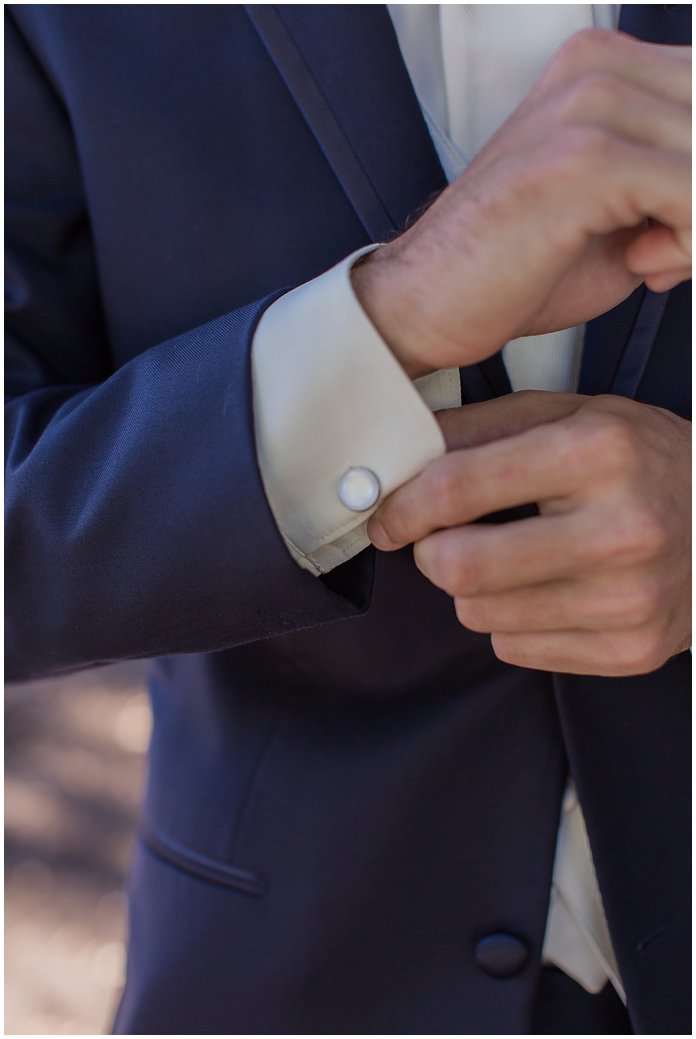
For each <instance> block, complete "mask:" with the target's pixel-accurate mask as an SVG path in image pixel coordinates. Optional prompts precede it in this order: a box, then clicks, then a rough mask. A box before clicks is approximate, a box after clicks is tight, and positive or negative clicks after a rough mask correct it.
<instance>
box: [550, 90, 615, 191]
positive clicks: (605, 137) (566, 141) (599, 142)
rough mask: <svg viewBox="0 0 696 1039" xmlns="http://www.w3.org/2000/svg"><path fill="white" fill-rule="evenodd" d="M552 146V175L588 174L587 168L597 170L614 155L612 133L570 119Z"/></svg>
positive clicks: (596, 126) (600, 127) (599, 127)
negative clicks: (575, 122)
mask: <svg viewBox="0 0 696 1039" xmlns="http://www.w3.org/2000/svg"><path fill="white" fill-rule="evenodd" d="M575 104H577V102H576V103H575ZM574 107H575V106H574ZM575 114H577V113H576V112H575V111H573V115H575ZM552 147H553V149H554V158H555V161H554V163H553V170H552V172H553V173H554V175H562V174H563V173H564V172H565V173H567V174H568V175H571V174H572V175H576V176H577V175H578V174H579V173H587V172H588V168H589V169H591V170H594V171H598V169H599V167H600V166H601V167H603V166H604V165H606V163H607V161H608V160H610V159H611V157H612V155H613V136H612V134H611V133H610V132H609V130H607V129H605V128H604V127H602V126H598V125H591V124H578V125H574V124H573V123H572V122H571V123H570V125H567V126H566V127H565V128H564V129H563V130H562V131H561V132H560V133H559V134H558V137H557V141H556V144H555V145H554V146H552Z"/></svg>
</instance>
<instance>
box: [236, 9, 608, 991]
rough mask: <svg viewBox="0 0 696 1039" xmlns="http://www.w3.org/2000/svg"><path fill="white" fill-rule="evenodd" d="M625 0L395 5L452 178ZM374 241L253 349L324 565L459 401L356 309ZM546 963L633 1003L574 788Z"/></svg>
mask: <svg viewBox="0 0 696 1039" xmlns="http://www.w3.org/2000/svg"><path fill="white" fill-rule="evenodd" d="M618 6H619V5H615V4H601V5H598V4H595V5H589V4H586V5H582V4H577V5H575V4H531V5H521V4H517V5H501V4H478V5H466V4H408V5H407V4H392V5H388V8H389V12H390V15H391V18H392V21H393V24H394V27H395V31H396V34H397V38H398V41H399V46H400V48H401V53H402V56H403V58H404V62H405V64H406V67H407V70H408V72H409V75H410V77H411V81H412V83H413V86H414V89H415V91H416V95H417V97H418V100H419V102H420V105H421V108H422V111H423V115H424V118H425V121H426V123H427V125H428V128H429V130H430V134H431V137H432V139H433V143H434V145H435V148H436V150H437V153H438V156H439V158H440V161H441V164H442V166H443V169H444V171H445V174H446V176H447V178H448V180H450V181H451V180H453V179H454V178H455V177H456V176H458V175H459V174H460V173H461V172H462V171H463V170H464V169H465V168H466V165H467V164H468V162H469V161H470V160H471V159H472V158H473V156H474V155H476V153H477V152H478V151H479V150H480V148H481V147H482V146H483V145H484V144H485V143H486V141H487V140H488V139H489V138H490V136H491V135H492V134H493V133H494V132H495V130H496V129H497V128H498V127H499V126H500V125H501V124H502V123H503V122H504V121H505V119H507V117H508V116H509V115H510V114H511V113H512V111H513V110H514V108H515V107H516V106H517V105H518V104H519V102H520V101H521V100H522V98H523V97H524V96H525V95H526V94H527V92H528V91H529V89H530V87H531V86H532V84H533V82H534V81H535V79H536V78H537V77H538V75H539V73H540V72H541V70H542V69H543V67H544V66H545V65H546V63H547V62H548V61H549V59H550V58H551V56H552V55H553V53H554V52H555V51H556V50H557V48H558V47H559V46H560V45H561V44H562V43H563V42H564V40H565V39H567V38H568V37H569V36H571V35H572V34H573V33H575V32H578V31H579V30H581V29H584V28H588V27H590V26H592V25H593V24H595V25H600V26H602V27H604V28H612V27H614V26H615V25H616V19H617V12H618ZM371 248H374V246H368V247H367V248H366V249H360V250H357V252H355V253H353V254H352V255H351V256H349V257H347V258H346V259H345V260H343V261H342V262H341V263H339V264H338V265H337V266H336V267H334V268H332V269H331V270H330V271H327V272H326V273H325V274H322V275H321V276H320V277H318V278H316V279H314V281H312V282H309V283H308V284H306V285H302V286H300V287H299V288H298V289H295V290H294V291H292V292H290V293H288V294H286V295H285V296H283V297H281V298H280V299H279V300H278V301H276V302H275V303H274V304H273V305H272V306H271V307H269V309H268V310H267V311H266V312H265V314H264V315H263V317H262V319H261V321H260V322H259V325H258V328H257V331H256V334H255V336H254V342H253V347H252V374H253V383H254V412H255V421H256V439H257V453H258V458H259V465H260V470H261V475H262V479H263V482H264V487H265V490H266V494H267V496H268V500H269V504H270V506H271V509H272V511H273V514H274V517H275V519H276V522H277V524H278V528H279V530H280V532H281V534H282V536H283V538H284V541H285V544H286V545H287V548H288V551H289V552H290V554H291V555H292V556H293V558H294V559H295V560H296V561H297V563H298V564H299V565H300V566H302V567H304V568H305V569H308V570H310V571H311V572H312V573H314V574H315V575H320V574H322V573H326V572H328V571H330V570H331V569H333V568H334V567H335V566H338V565H339V564H341V563H342V562H344V561H346V560H347V559H350V558H351V557H352V556H354V555H355V554H356V553H357V552H360V551H361V550H362V549H364V548H365V547H366V546H367V545H368V544H369V541H368V539H367V535H366V533H365V522H366V518H367V517H368V516H369V515H370V514H371V513H372V512H373V511H374V508H376V507H377V505H378V504H379V502H380V501H381V500H382V498H383V497H385V496H386V495H387V494H389V493H391V491H393V490H395V489H396V488H397V487H398V486H400V484H402V483H404V482H405V481H406V480H408V479H410V478H411V477H412V476H415V475H416V473H418V472H419V471H420V470H421V469H423V468H424V467H425V466H426V465H427V464H428V463H429V462H430V461H432V460H434V459H435V458H437V457H439V456H440V455H442V454H443V453H444V450H445V445H444V441H443V438H442V435H441V433H440V430H439V427H438V425H437V423H436V422H435V420H434V419H433V417H432V412H433V411H437V410H440V409H442V408H448V407H457V406H459V405H460V404H461V393H460V383H459V374H458V370H457V369H448V370H445V371H441V372H435V373H434V374H433V375H430V376H427V377H425V378H423V379H418V380H416V381H415V382H414V383H412V382H411V381H410V380H409V379H408V378H407V377H406V375H405V373H404V372H403V370H402V369H401V367H400V366H399V364H398V363H397V362H396V361H395V359H394V357H393V355H392V354H391V352H390V351H389V349H388V348H387V347H386V345H385V344H384V343H383V341H382V340H381V338H380V336H379V335H378V333H377V332H376V330H375V328H374V327H373V326H372V324H371V323H370V321H369V319H368V318H367V316H366V314H365V313H364V311H363V310H362V308H361V307H360V305H359V303H358V301H357V299H356V297H355V295H354V293H353V291H352V288H351V283H350V268H351V267H352V266H353V264H354V263H355V262H356V260H357V259H359V257H360V256H362V255H364V253H365V252H366V251H368V250H369V249H371ZM582 336H583V329H582V327H580V328H575V329H568V330H565V331H562V332H556V333H552V334H550V335H544V336H534V337H525V338H523V339H518V340H515V341H513V342H511V343H508V344H507V345H506V346H505V348H504V350H503V360H504V363H505V366H506V368H507V372H508V376H509V378H510V382H511V385H512V388H513V390H520V389H545V390H554V391H570V392H572V391H574V390H575V388H576V385H577V376H578V371H579V365H580V357H581V349H582ZM543 957H544V960H545V962H551V963H555V964H557V965H558V966H560V967H561V968H562V969H563V970H564V971H565V972H566V973H568V974H569V975H570V976H571V977H573V978H575V979H576V980H577V981H578V982H579V983H580V984H582V985H583V986H584V987H585V988H586V989H587V990H588V991H590V992H598V991H600V990H601V988H602V987H603V986H604V984H605V983H606V981H607V979H609V980H611V982H612V984H613V985H614V987H615V988H616V990H617V992H618V993H619V995H620V996H621V997H622V998H624V996H623V990H622V988H621V983H620V979H619V976H618V972H617V968H616V963H615V959H614V955H613V950H612V947H611V940H610V938H609V932H608V928H607V924H606V919H605V916H604V912H603V908H602V903H601V897H600V894H599V889H598V886H597V881H596V877H595V873H594V867H593V864H592V856H591V852H590V847H589V842H588V839H587V834H586V830H585V825H584V820H583V817H582V812H581V810H580V806H579V803H578V801H577V797H576V796H575V793H574V790H573V787H572V785H569V788H568V790H567V792H566V796H565V799H564V803H563V813H562V818H561V825H560V829H559V838H558V846H557V852H556V860H555V865H554V878H553V884H552V890H551V898H550V906H549V917H548V923H547V931H546V937H545V941H544V950H543Z"/></svg>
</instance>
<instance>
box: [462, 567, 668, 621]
mask: <svg viewBox="0 0 696 1039" xmlns="http://www.w3.org/2000/svg"><path fill="white" fill-rule="evenodd" d="M662 591H663V590H662V589H661V587H660V585H659V582H658V580H657V579H656V577H655V575H651V576H649V577H646V576H645V575H641V574H639V573H637V572H635V571H634V570H633V569H632V568H631V569H626V570H623V571H615V572H614V574H613V577H612V580H611V581H607V579H606V575H605V574H603V573H599V574H595V575H592V576H589V577H588V576H584V577H582V578H580V579H578V578H571V579H567V580H566V579H562V580H558V581H548V582H546V583H545V584H537V585H531V586H529V587H527V588H518V589H514V590H512V591H505V592H498V593H497V594H490V595H478V596H467V597H464V596H456V597H455V600H454V602H455V608H456V612H457V617H458V619H459V621H460V623H461V624H463V625H464V627H465V628H468V629H469V630H470V631H477V632H480V633H482V634H484V633H489V634H490V633H492V632H498V633H501V634H515V633H516V634H520V633H523V632H531V631H534V632H547V631H565V630H579V631H598V630H602V631H618V630H620V631H624V630H629V629H631V628H637V627H643V626H645V625H647V624H650V623H652V622H654V621H656V620H658V619H659V615H660V614H659V609H660V604H661V603H662V601H663V594H662Z"/></svg>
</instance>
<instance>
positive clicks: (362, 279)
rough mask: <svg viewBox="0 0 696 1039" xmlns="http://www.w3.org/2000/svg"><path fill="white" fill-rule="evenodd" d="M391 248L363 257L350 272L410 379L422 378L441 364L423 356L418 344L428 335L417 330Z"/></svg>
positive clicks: (370, 314) (357, 291) (364, 303)
mask: <svg viewBox="0 0 696 1039" xmlns="http://www.w3.org/2000/svg"><path fill="white" fill-rule="evenodd" d="M389 248H390V247H389V246H383V247H382V248H380V249H377V250H376V251H375V252H372V253H368V254H367V255H365V256H363V257H361V258H360V259H359V260H358V262H357V263H356V264H355V265H354V266H353V268H352V270H351V272H350V278H351V283H352V286H353V291H354V292H355V296H356V298H357V300H358V302H359V303H360V306H361V307H362V309H363V310H364V311H365V313H366V314H367V316H368V318H369V319H370V321H371V322H372V324H373V325H374V326H375V328H376V330H377V331H378V332H379V334H380V336H381V338H382V339H383V340H384V342H385V343H386V345H387V346H388V347H389V349H390V350H391V352H392V354H393V355H394V357H395V359H396V360H397V361H398V362H399V364H400V365H401V367H402V368H403V369H404V371H405V372H406V374H407V375H408V377H409V378H410V379H418V378H420V377H421V376H423V375H429V374H430V373H431V372H433V371H435V370H436V368H437V365H435V364H432V363H429V362H427V361H426V360H425V359H424V358H423V357H422V356H421V355H420V351H419V350H418V346H417V344H418V343H419V342H420V343H422V342H423V341H424V337H423V336H422V335H420V336H419V335H418V333H417V331H416V328H417V322H416V321H414V320H413V314H412V306H411V305H410V303H409V293H408V291H407V290H406V287H405V285H404V279H403V277H400V276H399V272H398V270H397V269H396V264H395V263H394V262H393V259H392V257H391V254H390V253H389Z"/></svg>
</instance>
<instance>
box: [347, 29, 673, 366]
mask: <svg viewBox="0 0 696 1039" xmlns="http://www.w3.org/2000/svg"><path fill="white" fill-rule="evenodd" d="M690 242H691V48H690V47H667V46H661V45H656V44H650V43H643V42H641V41H638V40H635V39H633V38H632V37H630V36H626V35H624V34H622V33H616V32H607V31H604V30H600V29H590V30H587V31H586V32H581V33H578V34H577V35H575V36H573V37H571V39H570V40H569V41H568V42H567V43H566V44H565V45H564V46H563V47H562V48H561V49H560V51H559V52H558V53H557V55H556V56H555V57H554V58H553V60H552V61H551V63H550V64H549V66H548V67H547V68H546V70H545V71H544V73H543V74H542V76H541V77H540V79H539V80H538V81H537V83H536V85H535V86H534V87H533V89H532V90H531V92H530V93H529V94H528V96H527V97H526V98H525V100H524V101H523V102H522V104H521V105H520V106H519V107H518V108H517V110H516V111H515V112H514V113H513V114H512V115H511V116H510V118H509V119H508V120H507V121H506V122H505V123H504V124H503V125H502V126H501V128H500V129H499V130H498V131H497V133H495V134H494V136H493V137H492V138H491V140H490V141H489V142H488V143H487V144H486V145H485V147H484V148H483V149H482V150H481V152H479V154H478V155H477V156H476V158H475V159H474V160H473V162H472V163H471V164H470V165H469V166H468V167H467V169H466V170H465V171H464V172H463V173H462V174H461V176H460V177H459V178H458V179H457V180H456V181H454V182H453V183H452V184H451V185H450V186H449V187H448V188H447V189H446V190H445V191H444V192H443V193H442V195H440V197H439V198H438V199H437V201H436V202H435V203H434V204H433V205H432V206H431V207H430V208H429V209H428V210H427V211H426V212H425V213H424V215H423V216H422V217H421V218H420V219H419V220H418V221H416V223H415V224H414V225H413V226H412V227H411V228H409V230H407V231H406V232H405V233H404V234H403V235H402V236H401V237H400V238H398V239H396V240H395V241H394V242H391V243H390V244H388V245H386V246H384V247H383V248H381V249H378V250H376V251H375V252H374V253H372V254H371V255H370V256H369V257H367V258H366V259H365V260H364V261H363V262H362V263H360V264H358V265H356V267H355V268H354V270H353V283H354V287H355V291H356V293H357V295H358V298H359V299H360V302H361V304H362V306H363V307H364V309H365V311H366V313H367V314H368V316H369V317H370V319H371V320H372V322H373V324H374V325H375V327H376V328H377V329H378V331H379V332H380V333H381V335H382V337H383V338H384V340H385V341H386V343H387V344H388V345H389V347H390V348H391V349H392V351H393V352H394V355H395V356H396V358H397V359H398V360H399V361H400V363H401V364H402V366H403V367H404V369H405V370H406V372H407V373H408V374H409V375H410V376H411V377H416V376H419V375H423V374H425V373H426V372H429V371H433V370H435V369H438V368H447V367H452V366H461V365H467V364H472V363H474V362H476V361H480V360H482V359H483V358H485V357H488V356H490V355H491V354H493V353H495V352H496V351H497V350H499V349H500V348H501V347H502V346H503V345H504V344H505V343H506V342H507V341H509V340H510V339H514V338H516V337H518V336H523V335H535V334H540V333H544V332H553V331H556V330H558V329H562V328H569V327H571V326H573V325H577V324H581V323H582V322H584V321H587V320H589V319H590V318H592V317H595V316H596V315H598V314H601V313H604V312H605V311H607V310H609V309H611V308H612V307H613V306H615V305H616V304H618V303H619V302H620V301H621V300H622V299H624V298H625V297H626V296H628V295H629V294H630V292H631V291H633V289H634V288H636V286H637V285H638V284H640V282H641V281H643V280H645V282H646V284H647V285H648V287H649V288H651V289H654V290H655V291H663V290H665V289H667V288H670V287H672V286H673V285H676V284H677V283H678V282H679V281H682V280H684V279H685V278H688V277H689V276H690V274H689V272H690V265H691V251H690V250H691V245H690Z"/></svg>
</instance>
